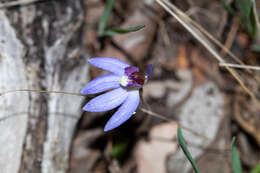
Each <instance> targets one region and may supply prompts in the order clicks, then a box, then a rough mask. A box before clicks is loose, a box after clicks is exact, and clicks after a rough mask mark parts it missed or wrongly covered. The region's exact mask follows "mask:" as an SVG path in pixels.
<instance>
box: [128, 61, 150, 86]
mask: <svg viewBox="0 0 260 173" xmlns="http://www.w3.org/2000/svg"><path fill="white" fill-rule="evenodd" d="M125 75H126V76H127V85H126V86H127V87H137V88H142V86H143V85H144V83H145V79H146V77H145V74H143V73H141V72H139V69H138V68H137V67H135V66H129V67H126V68H125Z"/></svg>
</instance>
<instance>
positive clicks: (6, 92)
mask: <svg viewBox="0 0 260 173" xmlns="http://www.w3.org/2000/svg"><path fill="white" fill-rule="evenodd" d="M15 92H36V93H45V94H50V93H56V94H67V95H74V96H86V95H84V94H80V93H74V92H66V91H46V90H33V89H17V90H10V91H5V92H0V96H3V95H6V94H10V93H15Z"/></svg>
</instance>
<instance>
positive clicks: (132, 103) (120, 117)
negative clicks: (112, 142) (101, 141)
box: [104, 90, 140, 132]
mask: <svg viewBox="0 0 260 173" xmlns="http://www.w3.org/2000/svg"><path fill="white" fill-rule="evenodd" d="M128 93H129V94H128V97H127V99H126V100H125V101H124V103H123V104H122V106H121V107H120V108H119V109H118V110H117V111H116V113H115V114H114V115H113V116H112V117H111V118H110V119H109V120H108V122H107V124H106V126H105V129H104V131H105V132H106V131H109V130H112V129H114V128H116V127H118V126H120V125H121V124H122V123H124V122H125V121H126V120H128V119H129V118H130V117H131V116H132V115H133V114H135V111H136V109H137V107H138V105H139V102H140V96H139V91H138V90H134V91H130V92H128Z"/></svg>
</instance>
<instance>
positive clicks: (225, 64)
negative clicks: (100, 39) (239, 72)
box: [219, 63, 260, 70]
mask: <svg viewBox="0 0 260 173" xmlns="http://www.w3.org/2000/svg"><path fill="white" fill-rule="evenodd" d="M219 66H225V67H232V68H241V69H251V70H260V67H259V66H252V65H239V64H229V63H220V64H219Z"/></svg>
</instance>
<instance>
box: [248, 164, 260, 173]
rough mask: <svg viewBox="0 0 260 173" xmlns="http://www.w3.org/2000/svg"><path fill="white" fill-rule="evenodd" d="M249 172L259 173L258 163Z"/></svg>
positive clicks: (259, 166) (259, 165)
mask: <svg viewBox="0 0 260 173" xmlns="http://www.w3.org/2000/svg"><path fill="white" fill-rule="evenodd" d="M249 173H260V163H258V164H257V165H256V167H254V168H253V169H252V170H251V171H250V172H249Z"/></svg>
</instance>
